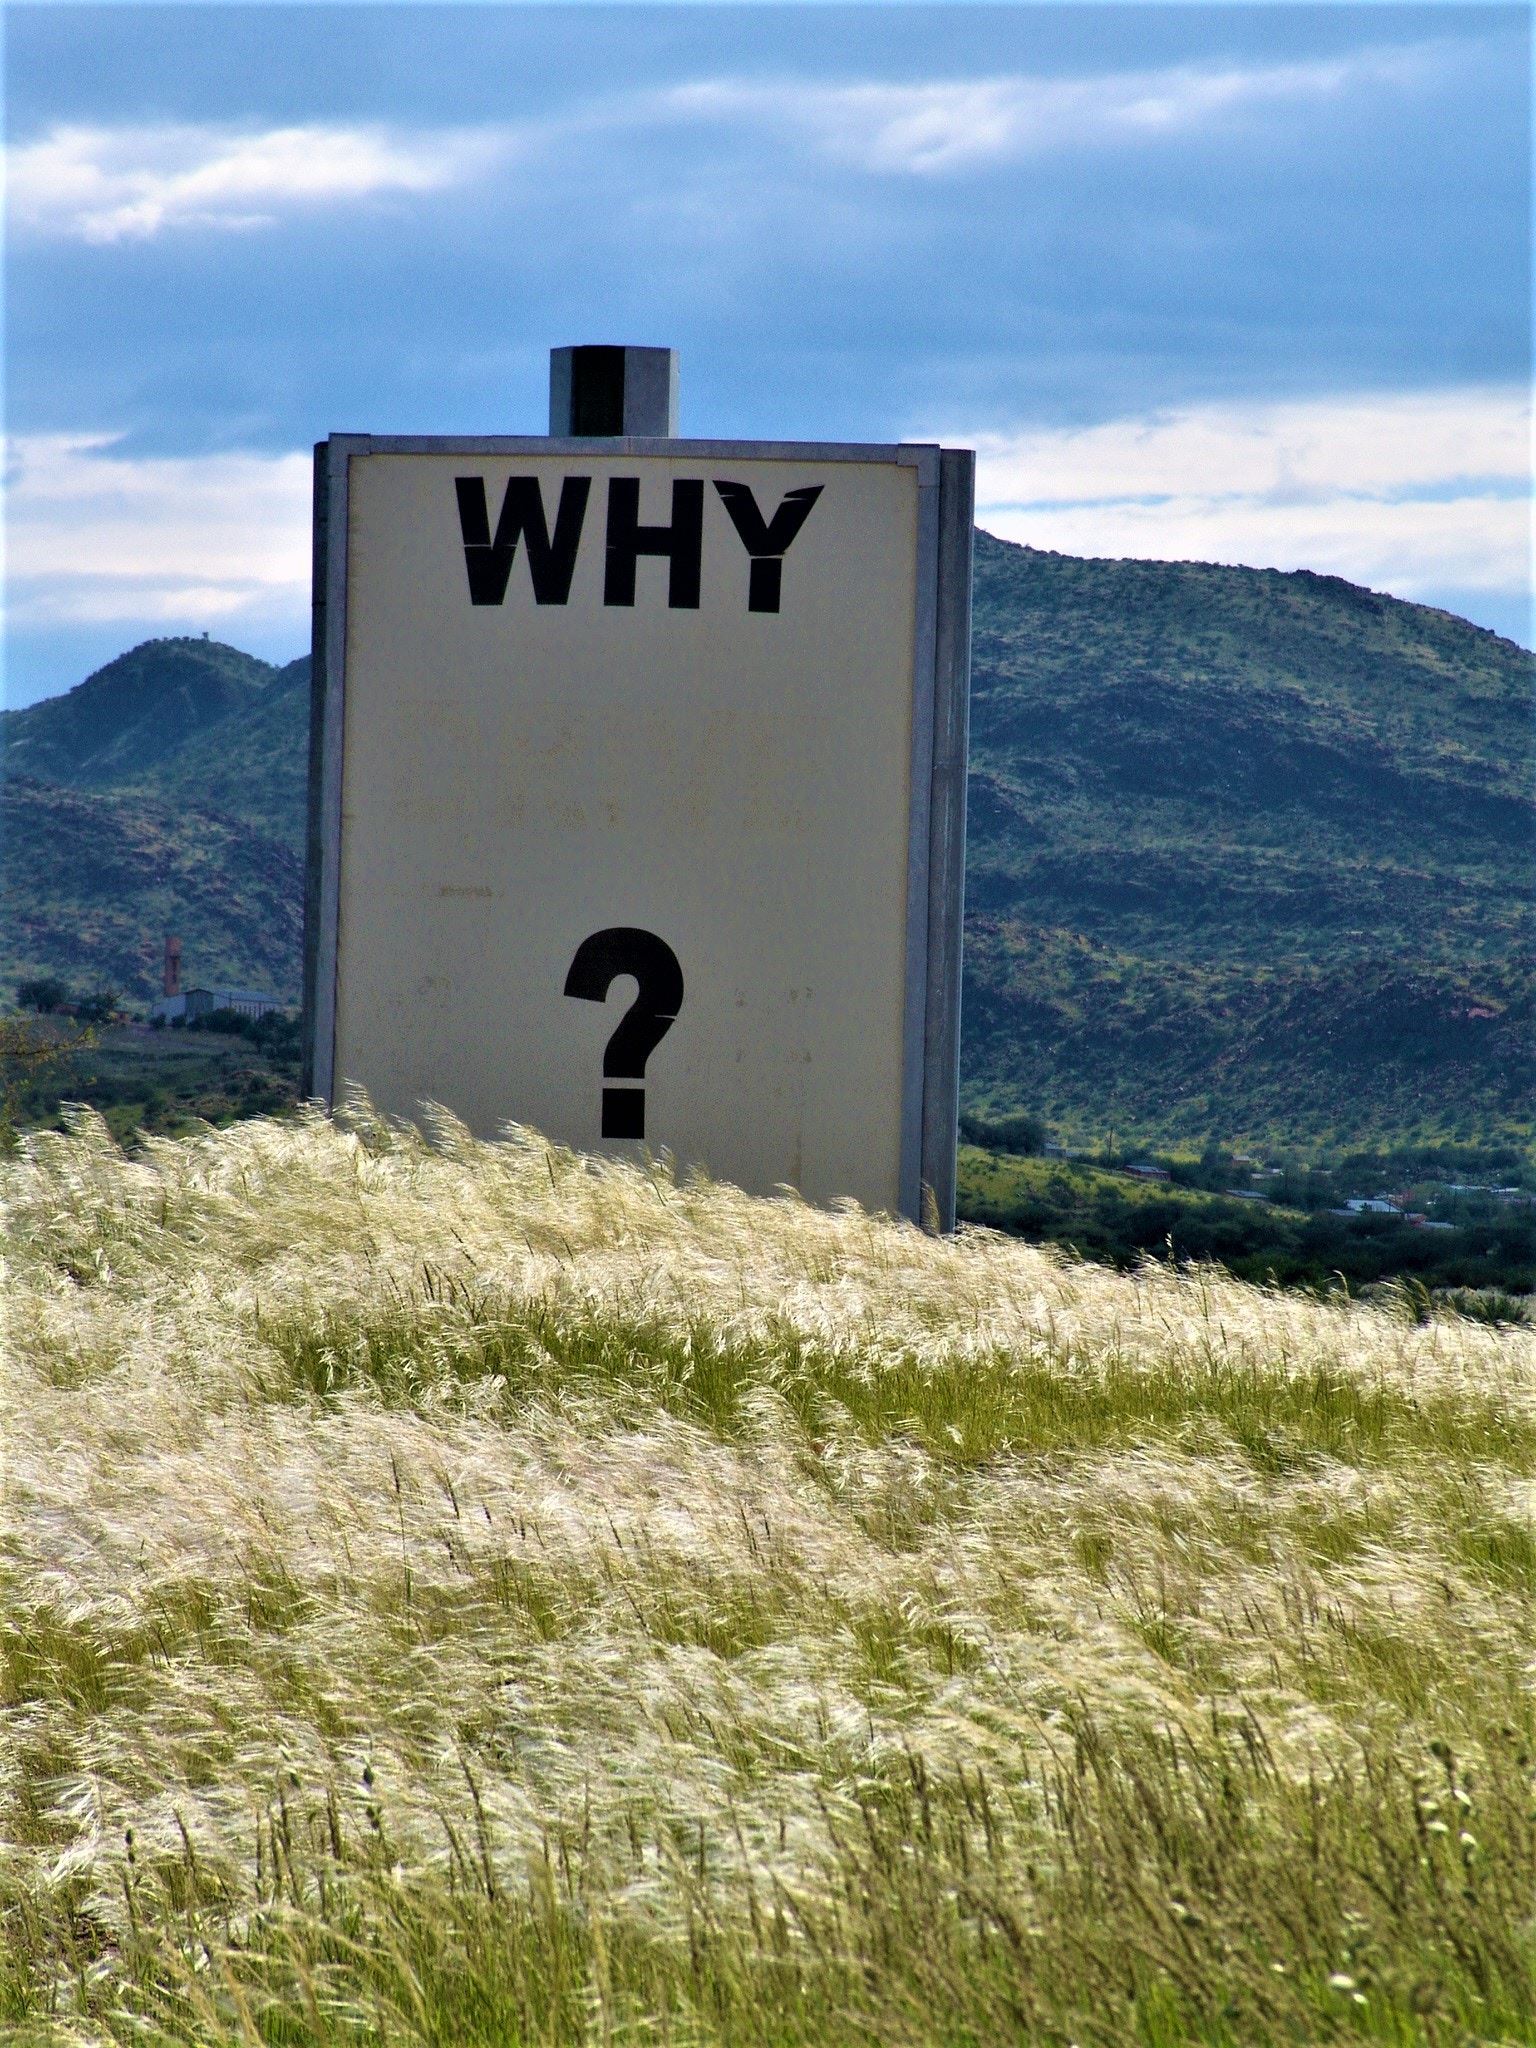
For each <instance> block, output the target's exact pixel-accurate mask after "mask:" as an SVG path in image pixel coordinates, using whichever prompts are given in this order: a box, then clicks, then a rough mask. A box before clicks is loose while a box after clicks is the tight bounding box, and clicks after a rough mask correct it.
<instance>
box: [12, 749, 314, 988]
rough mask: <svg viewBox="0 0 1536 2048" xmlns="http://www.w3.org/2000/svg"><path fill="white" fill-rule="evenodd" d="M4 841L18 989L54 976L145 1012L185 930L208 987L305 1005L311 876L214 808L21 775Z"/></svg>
mask: <svg viewBox="0 0 1536 2048" xmlns="http://www.w3.org/2000/svg"><path fill="white" fill-rule="evenodd" d="M0 832H3V835H4V845H5V861H4V865H3V873H0V921H3V929H4V933H5V949H6V953H5V959H4V963H3V966H4V972H5V974H6V975H7V977H8V978H9V979H10V981H11V983H12V985H14V980H15V977H16V976H17V975H18V974H35V973H45V972H46V973H51V974H58V975H61V976H62V977H63V978H64V979H65V980H66V981H67V982H68V983H69V984H70V985H71V986H73V987H74V988H75V989H77V990H80V991H83V990H85V989H87V988H91V987H95V986H98V985H100V984H103V983H105V984H106V985H108V986H110V987H112V988H115V989H117V990H119V991H120V992H121V993H123V994H124V995H126V996H128V997H130V998H132V999H135V1000H138V1001H143V1000H145V999H146V998H147V997H149V996H151V995H154V994H156V993H158V991H159V987H160V968H161V950H162V947H163V944H164V938H165V934H166V933H167V932H178V933H180V934H181V936H182V939H183V942H184V946H185V958H186V963H187V967H188V971H189V974H193V975H195V976H196V978H197V979H198V980H201V981H215V980H228V981H233V982H235V983H238V984H240V985H242V986H245V987H256V988H271V989H274V990H275V991H277V992H278V993H279V994H284V993H286V994H289V995H290V996H292V997H293V998H294V999H296V998H297V993H298V986H299V968H300V956H301V951H302V947H303V936H304V933H303V926H304V869H303V863H302V862H301V861H300V860H299V859H298V857H297V856H296V855H295V854H294V852H293V851H292V850H291V848H290V847H289V846H288V845H286V844H284V843H282V842H280V841H278V840H276V839H274V838H271V837H270V836H268V835H267V834H266V833H263V832H260V831H257V830H255V829H253V828H252V827H251V826H249V825H246V824H242V823H241V822H239V820H237V819H234V818H228V817H221V816H219V815H218V814H216V813H215V812H212V811H205V810H190V809H182V808H181V807H179V806H176V807H172V806H168V805H166V804H164V803H159V802H156V801H155V800H153V799H152V798H148V797H144V796H140V795H139V794H138V793H137V792H134V791H113V792H111V793H107V792H101V791H88V790H81V789H65V788H61V787H60V786H59V785H58V784H57V783H50V782H38V781H34V780H33V779H32V778H31V777H29V776H20V775H9V776H7V777H6V779H5V781H4V783H3V785H0ZM7 993H9V990H8V989H7Z"/></svg>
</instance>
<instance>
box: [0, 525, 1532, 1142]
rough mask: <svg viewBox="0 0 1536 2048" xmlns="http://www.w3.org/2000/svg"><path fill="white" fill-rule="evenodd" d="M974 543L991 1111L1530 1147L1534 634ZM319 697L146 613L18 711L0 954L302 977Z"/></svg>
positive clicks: (1216, 571)
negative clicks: (76, 682)
mask: <svg viewBox="0 0 1536 2048" xmlns="http://www.w3.org/2000/svg"><path fill="white" fill-rule="evenodd" d="M976 546H977V555H976V601H975V640H974V664H973V667H974V679H973V702H972V776H971V801H970V846H969V854H968V860H967V925H966V987H965V1012H964V1054H963V1076H964V1095H965V1101H966V1106H967V1107H968V1108H969V1109H970V1110H972V1111H973V1112H978V1113H980V1114H982V1115H985V1116H994V1117H1001V1116H1003V1115H1007V1114H1011V1113H1014V1112H1018V1111H1029V1112H1032V1113H1033V1114H1035V1115H1037V1116H1040V1117H1043V1118H1044V1119H1045V1120H1046V1122H1047V1123H1049V1124H1051V1125H1053V1126H1054V1127H1055V1129H1056V1131H1057V1133H1058V1135H1060V1136H1062V1137H1064V1138H1066V1139H1067V1140H1068V1141H1076V1142H1086V1141H1091V1140H1094V1139H1099V1138H1103V1137H1105V1136H1107V1135H1108V1134H1109V1133H1110V1132H1113V1133H1114V1134H1115V1136H1116V1137H1117V1139H1119V1140H1122V1141H1133V1142H1147V1143H1154V1142H1160V1143H1164V1144H1168V1143H1176V1142H1193V1143H1200V1142H1202V1141H1204V1140H1206V1139H1210V1138H1214V1139H1219V1140H1225V1141H1238V1142H1240V1141H1242V1140H1244V1139H1248V1140H1251V1141H1253V1142H1255V1143H1262V1144H1268V1145H1273V1144H1276V1143H1281V1142H1285V1141H1286V1140H1291V1141H1297V1142H1304V1143H1306V1144H1308V1145H1315V1144H1320V1143H1323V1142H1325V1141H1330V1140H1331V1141H1335V1142H1338V1143H1341V1144H1357V1145H1371V1144H1376V1143H1380V1142H1383V1141H1391V1142H1401V1141H1409V1140H1412V1141H1424V1140H1428V1139H1432V1138H1435V1137H1450V1136H1457V1135H1459V1136H1461V1137H1463V1138H1464V1139H1466V1140H1468V1141H1476V1140H1484V1141H1487V1142H1490V1143H1492V1142H1508V1141H1510V1140H1511V1139H1515V1140H1520V1141H1524V1140H1526V1139H1528V1137H1529V1134H1530V1124H1531V1085H1530V1084H1531V1069H1532V1047H1533V1028H1532V1027H1533V999H1532V998H1533V988H1536V973H1533V961H1536V934H1533V917H1532V903H1533V901H1536V892H1533V887H1532V884H1533V880H1536V860H1533V850H1536V803H1533V798H1532V774H1531V771H1532V766H1533V755H1536V747H1533V728H1532V722H1531V711H1532V702H1533V696H1532V684H1533V680H1536V660H1533V657H1532V656H1531V655H1530V654H1529V653H1527V652H1526V651H1525V650H1523V649H1521V648H1519V647H1516V646H1515V645H1514V644H1513V643H1512V642H1510V641H1507V640H1502V639H1500V638H1498V637H1497V636H1496V635H1494V634H1492V633H1487V632H1484V631H1482V630H1481V629H1479V628H1477V627H1475V626H1472V625H1469V624H1468V623H1467V622H1466V621H1465V620H1462V619H1457V618H1453V617H1452V616H1450V615H1449V614H1448V613H1444V612H1438V611H1433V610H1430V609H1428V608H1426V607H1424V606H1421V605H1411V604H1404V603H1402V602H1400V601H1398V600H1396V599H1393V598H1388V597H1380V596H1377V595H1374V594H1373V593H1371V592H1369V591H1365V590H1361V589H1358V588H1357V587H1356V586H1354V585H1352V584H1348V583H1344V582H1341V581H1340V580H1339V579H1337V578H1335V577H1323V576H1314V575H1309V574H1307V573H1305V572H1301V573H1297V574H1293V575H1279V574H1275V573H1272V572H1267V571H1259V570H1252V569H1227V568H1216V567H1211V566H1209V565H1205V564H1200V563H1154V562H1110V561H1084V560H1079V559H1076V558H1074V557H1069V556H1064V555H1054V554H1048V553H1043V552H1041V551H1039V550H1035V549H1031V548H1027V547H1016V546H1012V545H1010V544H1007V543H1005V542H1002V541H997V540H994V539H992V538H991V537H990V536H989V535H987V534H984V533H979V534H978V535H977V539H976ZM308 695H309V665H308V661H307V659H301V660H299V661H296V662H292V663H290V664H289V665H288V666H287V667H286V668H281V669H278V668H272V667H269V666H268V665H267V664H265V663H262V662H258V661H255V660H253V659H252V658H251V657H250V656H248V655H244V654H241V653H240V652H239V651H238V650H237V649H235V648H231V647H224V646H221V645H219V644H218V643H217V642H208V641H201V640H171V641H150V642H147V643H146V644H145V645H144V646H143V647H139V648H135V649H133V650H132V652H131V653H129V654H126V655H123V656H121V657H120V658H119V659H118V660H117V661H115V662H112V663H109V664H108V666H107V667H106V668H104V669H102V670H101V671H99V672H98V674H96V675H94V676H92V677H91V678H90V679H89V680H88V681H87V682H85V683H82V684H81V685H80V686H79V687H78V688H77V689H75V690H72V691H71V692H70V693H69V694H68V695H67V696H65V697H60V698H55V699H51V700H49V701H48V702H47V703H44V704H39V705H35V706H32V707H31V708H29V709H28V710H26V711H21V712H15V713H10V714H8V715H7V716H6V717H5V719H4V721H3V726H0V739H3V742H4V745H5V749H6V756H7V762H8V772H9V776H10V778H11V780H10V781H9V783H8V786H7V789H6V793H5V804H6V812H7V815H6V828H7V841H6V843H7V847H8V855H7V866H8V874H7V888H8V890H9V891H10V896H11V913H10V917H9V919H8V924H7V931H8V933H9V935H10V937H9V950H8V952H7V953H6V955H5V956H3V957H0V973H4V974H7V975H13V974H14V973H15V972H17V971H23V970H24V971H39V970H43V969H47V970H50V971H55V972H62V973H67V974H69V975H71V976H72V977H73V978H74V979H75V980H76V981H79V980H81V979H88V978H106V979H109V980H112V981H114V982H116V983H117V984H118V985H119V986H121V987H122V988H124V990H125V991H127V992H128V993H130V994H132V995H134V996H136V997H139V998H141V999H142V998H144V997H147V996H148V995H150V994H152V993H153V992H154V988H155V986H156V985H157V966H156V963H157V962H158V959H159V950H160V943H161V938H162V935H163V933H164V932H165V931H167V930H175V931H178V932H179V933H180V934H181V936H182V939H183V944H184V948H185V960H186V966H187V972H188V973H189V974H196V975H198V976H199V977H205V978H206V977H211V976H212V975H214V974H215V973H220V974H223V973H227V974H229V975H231V976H234V977H238V978H239V979H242V980H248V981H256V982H261V983H263V984H271V985H273V986H276V987H278V988H281V989H283V990H285V991H289V992H295V991H296V990H297V987H298V982H299V949H300V943H301V910H300V904H301V897H302V873H301V867H302V846H303V826H304V781H305V773H306V762H307V724H308ZM18 778H19V779H18Z"/></svg>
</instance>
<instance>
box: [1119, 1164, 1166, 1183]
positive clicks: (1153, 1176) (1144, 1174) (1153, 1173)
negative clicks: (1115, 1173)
mask: <svg viewBox="0 0 1536 2048" xmlns="http://www.w3.org/2000/svg"><path fill="white" fill-rule="evenodd" d="M1125 1171H1126V1172H1127V1173H1128V1174H1129V1175H1130V1176H1131V1178H1132V1179H1133V1180H1167V1178H1168V1169H1167V1167H1166V1166H1145V1165H1143V1166H1128V1167H1126V1169H1125Z"/></svg>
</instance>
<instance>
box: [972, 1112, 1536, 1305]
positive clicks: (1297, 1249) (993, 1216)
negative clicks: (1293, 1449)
mask: <svg viewBox="0 0 1536 2048" xmlns="http://www.w3.org/2000/svg"><path fill="white" fill-rule="evenodd" d="M1300 1178H1304V1179H1306V1178H1312V1176H1304V1177H1300ZM1366 1185H1367V1186H1370V1187H1374V1186H1375V1185H1376V1182H1375V1181H1374V1180H1372V1181H1368V1182H1367V1183H1366ZM959 1207H960V1214H961V1215H962V1216H963V1217H964V1218H965V1219H966V1220H967V1221H968V1222H971V1223H981V1224H987V1225H989V1226H991V1227H992V1228H994V1229H999V1230H1007V1231H1010V1232H1012V1233H1014V1234H1015V1235H1017V1236H1020V1237H1025V1238H1027V1239H1029V1241H1030V1242H1031V1243H1033V1244H1056V1245H1062V1246H1065V1247H1069V1248H1070V1249H1071V1250H1073V1251H1075V1252H1077V1253H1080V1254H1081V1255H1082V1256H1084V1257H1086V1258H1090V1259H1102V1260H1105V1261H1106V1262H1108V1263H1109V1264H1111V1265H1115V1266H1120V1267H1131V1266H1134V1265H1136V1264H1138V1263H1139V1262H1140V1261H1141V1260H1143V1259H1146V1258H1149V1257H1151V1258H1167V1259H1171V1260H1180V1261H1189V1260H1205V1261H1209V1260H1217V1261H1219V1262H1220V1264H1221V1265H1222V1266H1223V1267H1225V1269H1226V1270H1227V1271H1228V1272H1229V1273H1232V1274H1234V1275H1235V1276H1236V1277H1237V1278H1239V1279H1242V1280H1254V1281H1268V1282H1272V1283H1278V1284H1279V1285H1281V1286H1305V1287H1312V1288H1321V1289H1325V1290H1326V1289H1334V1288H1337V1287H1338V1286H1339V1285H1340V1284H1341V1283H1342V1285H1343V1286H1344V1287H1345V1288H1355V1289H1358V1288H1362V1287H1369V1286H1371V1285H1373V1284H1375V1283H1379V1282H1381V1281H1383V1280H1387V1279H1389V1278H1390V1279H1394V1280H1402V1279H1412V1280H1414V1281H1416V1282H1417V1283H1418V1285H1419V1286H1420V1287H1421V1288H1424V1289H1430V1290H1437V1291H1440V1292H1442V1293H1443V1292H1448V1291H1452V1290H1461V1289H1467V1290H1476V1291H1482V1292H1485V1293H1487V1292H1490V1291H1492V1292H1496V1293H1500V1294H1502V1293H1509V1294H1526V1295H1528V1294H1531V1293H1533V1292H1536V1218H1533V1214H1532V1210H1531V1209H1530V1208H1529V1207H1528V1206H1526V1205H1524V1204H1521V1205H1518V1206H1517V1205H1513V1204H1512V1205H1509V1206H1507V1207H1501V1206H1497V1205H1495V1204H1493V1203H1491V1202H1484V1203H1481V1204H1477V1205H1474V1204H1472V1203H1470V1202H1464V1203H1463V1204H1462V1207H1463V1209H1465V1210H1469V1211H1470V1210H1473V1209H1474V1208H1475V1209H1476V1213H1475V1214H1466V1215H1464V1216H1463V1217H1462V1218H1460V1219H1459V1220H1458V1221H1456V1222H1454V1223H1450V1224H1448V1226H1447V1227H1445V1228H1443V1229H1442V1228H1439V1227H1436V1228H1434V1229H1426V1228H1425V1227H1424V1225H1423V1224H1422V1223H1420V1224H1414V1223H1410V1222H1408V1221H1407V1220H1405V1219H1404V1218H1403V1217H1401V1216H1387V1215H1380V1214H1365V1215H1357V1216H1341V1215H1338V1214H1337V1213H1335V1211H1334V1209H1333V1207H1332V1206H1330V1205H1329V1204H1328V1202H1327V1201H1326V1199H1325V1200H1324V1201H1320V1202H1316V1203H1315V1204H1313V1205H1312V1206H1311V1207H1310V1209H1306V1208H1299V1207H1291V1206H1288V1205H1287V1204H1285V1203H1283V1202H1270V1201H1264V1200H1250V1199H1247V1198H1243V1197H1237V1196H1233V1195H1230V1194H1222V1193H1212V1192H1209V1191H1206V1190H1202V1189H1198V1188H1191V1187H1180V1186H1178V1185H1177V1184H1176V1183H1172V1182H1166V1181H1161V1182H1160V1181H1145V1180H1137V1179H1134V1178H1132V1177H1130V1176H1128V1175H1127V1174H1126V1173H1124V1172H1123V1171H1117V1170H1114V1169H1107V1168H1104V1167H1100V1166H1094V1165H1091V1164H1089V1163H1086V1162H1084V1161H1081V1160H1065V1159H1041V1158H1018V1157H1011V1156H1009V1155H1008V1154H1006V1153H996V1152H989V1151H984V1150H982V1149H981V1148H980V1147H979V1146H975V1145H963V1146H962V1147H961V1148H960V1164H959ZM1425 1298H1426V1300H1427V1299H1428V1296H1427V1295H1426V1297H1425Z"/></svg>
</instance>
